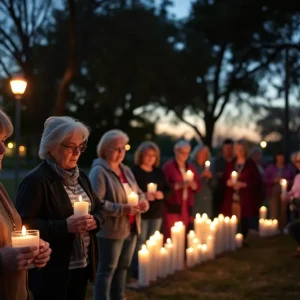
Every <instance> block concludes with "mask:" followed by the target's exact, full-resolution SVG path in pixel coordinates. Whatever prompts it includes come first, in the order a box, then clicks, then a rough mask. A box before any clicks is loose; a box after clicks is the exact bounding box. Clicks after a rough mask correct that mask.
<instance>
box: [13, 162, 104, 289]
mask: <svg viewBox="0 0 300 300" xmlns="http://www.w3.org/2000/svg"><path fill="white" fill-rule="evenodd" d="M78 183H79V184H80V185H81V187H82V188H83V189H84V191H85V192H86V194H87V195H88V197H89V198H90V201H91V215H93V216H94V218H95V220H96V221H97V225H98V228H97V230H99V229H100V228H101V227H102V226H103V224H104V212H103V209H104V206H105V201H101V200H100V199H99V198H98V197H97V196H96V194H95V193H94V192H93V190H92V187H91V184H90V181H89V179H88V177H87V175H86V174H85V173H84V172H83V171H82V170H80V176H79V178H78ZM16 208H17V210H18V212H19V214H20V216H21V218H22V220H23V223H24V224H25V225H26V226H27V228H28V229H38V230H39V231H40V237H41V238H42V239H44V240H46V241H48V242H49V243H50V247H51V248H52V254H51V259H50V261H49V263H48V264H47V266H46V267H45V268H44V269H43V270H35V269H33V270H30V275H32V276H34V277H35V280H32V281H31V280H30V282H34V285H35V287H38V285H39V284H40V283H41V282H40V281H39V280H42V276H43V273H47V272H51V273H53V272H64V271H66V272H67V271H68V268H69V262H70V257H71V253H72V249H73V240H74V237H75V234H73V233H69V232H68V227H67V221H66V219H67V218H68V217H70V216H71V215H72V214H73V207H72V204H71V201H70V198H69V197H68V194H67V192H66V191H65V188H64V186H63V181H62V179H61V177H59V176H58V175H57V174H56V173H55V171H54V170H53V169H52V168H51V167H50V166H49V165H48V163H47V162H46V161H43V162H42V163H41V164H40V165H38V166H37V167H36V168H35V169H34V170H32V171H31V172H30V173H29V174H28V175H27V176H26V177H25V178H24V180H23V181H22V183H21V184H20V187H19V190H18V194H17V199H16ZM97 230H95V231H94V232H91V234H90V236H91V244H90V253H89V259H90V265H91V271H92V272H91V274H90V275H91V276H90V278H91V279H93V278H94V274H95V272H96V268H97V257H96V255H97V248H96V245H97V242H96V239H95V233H96V231H97ZM31 288H32V287H31Z"/></svg>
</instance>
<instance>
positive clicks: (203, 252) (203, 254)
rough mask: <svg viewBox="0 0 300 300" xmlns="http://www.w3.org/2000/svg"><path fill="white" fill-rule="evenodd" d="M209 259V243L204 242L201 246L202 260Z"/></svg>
mask: <svg viewBox="0 0 300 300" xmlns="http://www.w3.org/2000/svg"><path fill="white" fill-rule="evenodd" d="M207 259H208V257H207V245H206V244H203V245H202V247H201V262H203V261H206V260H207Z"/></svg>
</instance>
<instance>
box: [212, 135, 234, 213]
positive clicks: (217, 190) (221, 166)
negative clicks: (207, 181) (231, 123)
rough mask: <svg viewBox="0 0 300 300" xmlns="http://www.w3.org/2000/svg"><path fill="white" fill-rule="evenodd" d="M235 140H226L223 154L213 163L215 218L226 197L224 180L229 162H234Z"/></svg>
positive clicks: (223, 145)
mask: <svg viewBox="0 0 300 300" xmlns="http://www.w3.org/2000/svg"><path fill="white" fill-rule="evenodd" d="M233 157H234V154H233V140H232V139H225V140H224V141H223V144H222V152H221V154H220V155H219V156H217V158H216V159H215V161H214V162H213V166H212V170H213V174H214V179H213V217H217V216H218V214H219V213H220V212H221V206H222V203H223V200H224V197H225V190H224V184H223V183H222V178H223V176H224V172H225V168H226V165H227V163H228V162H231V161H232V160H233Z"/></svg>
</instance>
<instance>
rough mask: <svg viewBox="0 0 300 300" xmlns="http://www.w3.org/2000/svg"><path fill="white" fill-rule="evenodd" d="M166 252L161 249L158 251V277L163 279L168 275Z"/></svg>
mask: <svg viewBox="0 0 300 300" xmlns="http://www.w3.org/2000/svg"><path fill="white" fill-rule="evenodd" d="M167 263H168V251H167V250H166V249H165V248H164V247H162V248H161V249H160V251H159V271H158V276H159V277H161V278H165V277H166V276H167V275H168V266H167Z"/></svg>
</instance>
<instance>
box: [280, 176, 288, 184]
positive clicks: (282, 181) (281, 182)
mask: <svg viewBox="0 0 300 300" xmlns="http://www.w3.org/2000/svg"><path fill="white" fill-rule="evenodd" d="M280 185H281V186H286V185H287V180H286V179H284V178H282V179H280Z"/></svg>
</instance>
